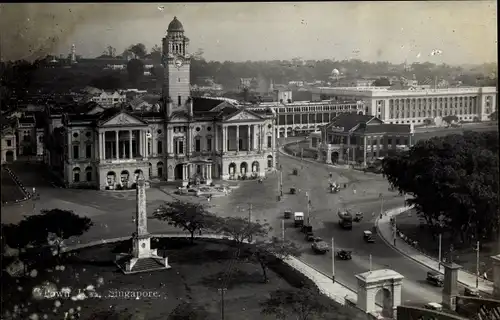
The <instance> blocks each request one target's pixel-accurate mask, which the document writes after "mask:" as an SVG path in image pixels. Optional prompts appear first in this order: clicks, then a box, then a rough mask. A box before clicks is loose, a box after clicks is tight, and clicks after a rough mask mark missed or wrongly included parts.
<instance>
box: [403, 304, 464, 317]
mask: <svg viewBox="0 0 500 320" xmlns="http://www.w3.org/2000/svg"><path fill="white" fill-rule="evenodd" d="M396 317H397V319H398V320H412V319H433V320H467V319H468V318H463V317H460V316H455V315H452V314H449V313H445V312H438V311H433V310H429V309H424V308H419V307H410V306H399V307H398V309H397V316H396Z"/></svg>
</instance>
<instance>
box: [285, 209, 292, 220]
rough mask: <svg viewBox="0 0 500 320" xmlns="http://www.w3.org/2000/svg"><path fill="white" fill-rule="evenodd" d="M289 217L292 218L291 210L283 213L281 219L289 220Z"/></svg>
mask: <svg viewBox="0 0 500 320" xmlns="http://www.w3.org/2000/svg"><path fill="white" fill-rule="evenodd" d="M291 216H292V210H285V213H284V214H283V217H284V218H285V219H290V217H291Z"/></svg>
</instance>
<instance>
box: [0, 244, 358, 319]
mask: <svg viewBox="0 0 500 320" xmlns="http://www.w3.org/2000/svg"><path fill="white" fill-rule="evenodd" d="M155 246H156V247H160V248H165V247H166V248H167V249H165V250H164V251H163V250H162V253H163V252H164V253H165V254H166V255H167V256H168V257H169V264H170V265H171V266H172V268H171V269H169V270H163V271H155V272H150V273H139V274H135V275H124V274H123V273H122V272H121V271H118V269H117V267H116V266H115V264H114V258H115V255H116V254H117V253H118V252H123V251H124V250H127V248H129V247H130V242H122V243H119V244H107V245H101V246H96V247H92V248H87V249H81V250H79V251H78V252H76V254H75V255H73V256H71V257H69V258H68V260H67V261H66V262H65V263H64V267H65V268H64V270H63V271H60V270H55V268H50V269H45V270H44V269H43V268H42V267H39V269H40V270H39V271H38V275H37V276H36V277H35V278H31V277H29V276H28V277H27V278H23V279H21V280H19V282H17V283H10V284H8V285H4V289H3V294H2V300H3V301H2V303H3V312H5V311H6V310H10V311H12V310H13V308H14V306H15V305H17V306H18V307H20V308H21V309H23V308H25V313H24V314H23V316H22V317H21V318H23V319H27V318H28V316H29V315H30V314H32V313H37V314H38V315H39V316H40V319H42V316H43V315H44V314H47V315H48V316H49V319H51V318H54V303H55V300H54V299H42V300H35V299H33V298H32V295H31V291H32V288H33V287H34V286H36V285H39V284H41V283H43V282H44V281H50V282H51V283H54V284H56V285H57V288H58V289H61V288H63V287H70V288H72V289H73V290H74V291H73V292H75V290H76V289H77V288H79V289H84V288H86V287H87V286H89V285H93V286H95V288H96V289H95V291H96V292H97V293H98V294H100V295H101V296H103V298H94V297H89V298H87V299H85V300H83V301H72V300H71V299H68V298H67V297H66V298H60V299H59V301H60V302H61V303H62V305H61V306H60V307H59V308H57V310H56V313H55V314H56V318H57V319H63V318H64V312H66V311H68V310H69V309H70V308H73V309H75V310H76V308H78V307H80V308H81V319H88V317H89V316H90V315H92V314H94V313H96V312H99V311H105V310H109V309H110V308H112V309H114V310H116V312H118V313H120V314H129V315H133V318H132V319H148V320H149V319H167V317H168V315H169V314H170V312H171V311H172V310H173V309H174V308H175V307H176V306H177V305H178V304H179V303H181V302H182V301H191V302H193V303H196V304H197V305H201V306H204V307H205V308H206V310H207V311H208V312H209V313H210V317H209V319H220V294H219V292H218V289H219V288H220V287H221V280H220V279H227V280H226V285H225V287H226V288H227V291H226V293H225V300H224V301H225V303H224V304H225V319H227V320H230V319H235V320H237V319H238V320H239V319H248V320H250V319H274V318H275V317H274V316H263V315H262V314H261V308H260V302H262V301H264V300H265V299H266V297H267V296H268V293H269V292H271V291H274V290H277V289H287V288H292V286H291V284H289V283H288V282H287V281H285V280H284V279H283V278H281V277H280V276H278V274H276V273H275V272H274V271H272V270H268V277H269V281H268V282H267V283H264V282H263V277H262V272H261V269H260V266H259V265H258V264H255V263H251V262H245V261H240V262H235V261H234V260H233V259H232V252H233V250H229V247H228V245H227V244H224V243H220V242H216V241H200V240H197V241H196V243H195V244H194V245H190V244H189V242H188V241H186V240H180V239H179V240H174V239H160V240H159V241H158V242H155V241H153V247H155ZM100 281H102V283H103V284H102V285H101V286H99V285H98V283H99V282H100ZM112 290H119V291H120V292H125V291H136V292H137V291H142V292H144V291H150V292H157V294H158V295H159V297H158V298H140V299H133V298H129V299H125V298H106V297H105V296H106V295H108V294H109V292H110V291H112ZM331 310H332V314H331V316H332V317H328V319H363V318H364V317H363V315H362V314H361V313H360V312H358V311H355V310H351V309H346V308H345V307H342V306H340V305H338V304H336V303H335V302H333V301H332V307H331ZM339 311H340V314H341V315H342V317H337V316H336V315H337V314H339ZM18 318H19V317H18ZM5 319H9V318H8V317H5ZM124 319H129V318H126V317H125V318H124Z"/></svg>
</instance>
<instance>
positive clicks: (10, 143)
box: [0, 119, 17, 164]
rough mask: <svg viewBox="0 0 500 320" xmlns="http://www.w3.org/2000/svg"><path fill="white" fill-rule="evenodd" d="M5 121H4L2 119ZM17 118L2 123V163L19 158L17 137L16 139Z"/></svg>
mask: <svg viewBox="0 0 500 320" xmlns="http://www.w3.org/2000/svg"><path fill="white" fill-rule="evenodd" d="M2 122H3V121H2ZM16 127H17V119H9V120H8V121H6V122H5V123H2V139H1V144H2V145H1V149H0V150H2V152H1V153H2V164H5V163H12V162H14V161H16V160H17V139H16Z"/></svg>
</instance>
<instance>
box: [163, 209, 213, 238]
mask: <svg viewBox="0 0 500 320" xmlns="http://www.w3.org/2000/svg"><path fill="white" fill-rule="evenodd" d="M153 217H154V218H155V219H158V220H162V221H168V223H169V224H171V225H174V226H176V227H180V228H183V229H184V230H186V231H188V232H189V233H190V235H191V243H193V242H194V234H195V233H196V231H200V232H201V230H202V229H204V228H207V226H208V223H209V221H211V219H213V216H212V215H211V214H210V213H208V212H207V210H206V208H205V206H203V205H202V204H200V203H190V202H183V201H179V200H175V201H172V202H168V203H165V204H164V205H162V206H160V208H158V209H157V210H156V211H155V212H154V213H153Z"/></svg>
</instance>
